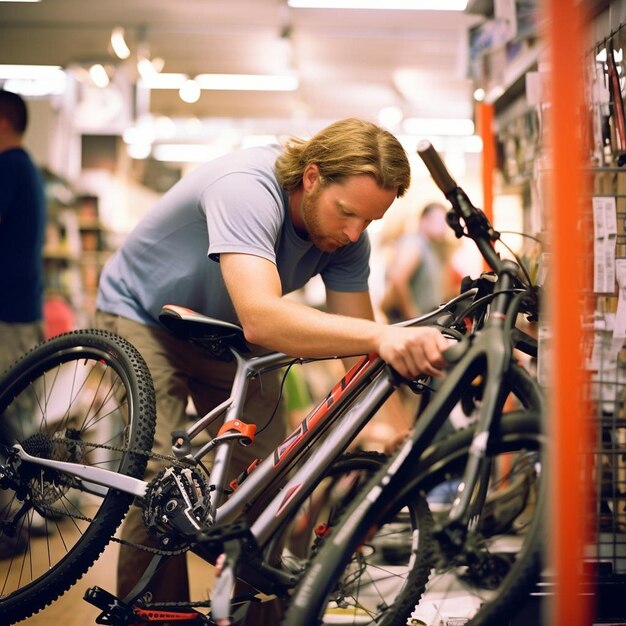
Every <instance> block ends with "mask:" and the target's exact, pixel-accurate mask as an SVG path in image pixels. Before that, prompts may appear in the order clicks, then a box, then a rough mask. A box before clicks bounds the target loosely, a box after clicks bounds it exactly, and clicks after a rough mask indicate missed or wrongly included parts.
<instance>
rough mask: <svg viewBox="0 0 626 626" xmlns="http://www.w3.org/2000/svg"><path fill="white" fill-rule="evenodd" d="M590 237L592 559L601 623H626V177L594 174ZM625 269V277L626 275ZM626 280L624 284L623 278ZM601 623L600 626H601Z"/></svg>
mask: <svg viewBox="0 0 626 626" xmlns="http://www.w3.org/2000/svg"><path fill="white" fill-rule="evenodd" d="M591 176H592V197H591V203H590V211H589V213H591V214H592V216H593V217H591V215H590V218H589V223H588V224H587V225H586V231H585V232H589V233H593V244H592V247H593V253H592V255H593V270H594V271H593V277H592V279H591V283H592V285H593V288H592V290H591V293H592V295H593V297H592V303H593V305H594V306H593V313H592V319H590V320H588V324H587V325H588V328H589V330H590V331H591V332H590V333H589V337H590V344H591V345H590V346H589V350H588V359H587V363H586V367H587V370H588V371H589V374H590V397H589V400H590V402H589V406H590V407H591V410H590V412H589V418H590V421H591V424H590V426H591V428H592V430H593V433H594V436H593V439H592V441H593V445H592V446H588V447H587V449H586V452H587V455H588V458H589V467H590V469H591V472H592V479H593V480H592V482H593V487H594V490H593V494H594V502H593V507H590V512H591V514H592V519H591V520H590V524H589V525H590V527H591V528H592V542H591V543H590V544H589V545H588V546H587V551H586V558H587V560H588V563H591V564H592V565H593V568H594V572H595V582H596V598H597V601H596V615H597V619H598V620H609V621H612V622H615V621H617V620H621V621H622V622H623V621H624V620H625V618H626V608H625V607H624V604H623V601H622V590H623V589H624V588H625V586H626V347H625V342H626V317H625V316H626V308H625V307H626V282H625V280H626V274H625V273H624V271H623V270H626V170H625V169H623V168H619V167H611V166H607V167H595V168H593V169H592V170H591ZM622 268H623V269H622ZM622 275H624V276H625V278H622ZM600 623H601V622H600Z"/></svg>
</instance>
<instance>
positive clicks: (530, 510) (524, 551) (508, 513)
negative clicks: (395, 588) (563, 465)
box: [283, 412, 547, 626]
mask: <svg viewBox="0 0 626 626" xmlns="http://www.w3.org/2000/svg"><path fill="white" fill-rule="evenodd" d="M472 434H473V433H472V431H470V430H466V431H459V432H457V433H455V434H454V435H452V436H450V437H448V438H446V439H444V440H442V441H440V442H438V444H437V445H436V446H432V447H431V448H429V449H428V450H427V451H426V452H425V453H424V455H423V456H422V458H421V459H420V461H419V463H418V465H417V467H416V468H414V469H413V470H412V471H411V475H410V476H407V477H406V481H405V487H404V488H403V489H402V491H401V493H399V494H390V495H389V498H388V499H387V500H385V502H386V503H387V504H386V505H384V506H383V507H379V508H378V509H375V508H374V507H373V505H371V504H369V503H368V496H369V495H370V494H371V493H372V490H373V489H379V488H381V487H379V486H373V485H372V484H370V485H368V487H367V488H366V490H364V491H363V492H362V493H361V495H360V496H359V498H358V499H357V500H355V502H354V504H353V505H352V506H351V507H349V509H348V511H347V512H346V516H345V517H344V519H342V520H341V522H340V523H339V524H337V528H338V529H339V532H337V533H336V534H334V535H331V536H330V537H329V538H328V540H327V541H326V542H325V544H324V546H322V549H321V550H320V552H319V554H318V555H317V556H316V558H315V559H314V561H313V562H312V563H311V565H310V566H309V568H308V569H307V572H306V574H305V575H304V577H303V579H302V580H301V581H300V583H299V585H298V588H297V590H296V592H295V593H294V596H293V598H292V601H291V603H290V606H289V609H288V611H287V613H286V616H285V620H284V622H283V624H284V626H311V625H315V626H317V625H319V624H333V623H338V622H337V621H334V619H333V616H332V613H331V612H329V611H328V610H327V609H328V601H329V599H332V598H333V597H334V596H335V595H336V594H337V590H338V589H341V585H342V582H341V581H342V579H343V577H344V572H345V570H346V568H347V567H349V564H350V563H351V562H352V560H353V554H354V553H355V551H358V550H359V549H360V548H359V547H360V546H361V545H362V544H363V542H365V541H367V538H368V537H369V536H370V535H371V534H372V533H373V532H374V531H375V530H376V529H378V528H380V527H381V525H382V524H384V523H385V520H386V518H387V516H388V515H389V514H390V513H392V512H393V510H394V508H395V507H396V506H397V505H396V504H394V503H397V502H402V501H405V500H406V499H407V498H408V497H421V498H425V499H426V500H427V501H428V503H429V506H430V508H431V510H432V512H433V515H434V517H435V523H436V527H440V531H439V532H436V533H435V538H436V541H435V545H436V547H435V550H434V554H433V567H432V570H431V572H430V578H429V580H428V583H427V584H426V586H425V589H424V592H423V594H421V597H419V596H418V595H416V596H415V597H413V599H412V601H413V610H412V612H411V615H412V617H413V618H414V619H415V622H416V623H418V624H419V623H424V624H429V625H430V624H440V623H441V622H443V623H444V624H445V623H450V622H452V621H454V618H457V621H459V622H460V621H461V620H463V622H464V623H466V624H467V626H479V625H480V626H486V625H490V626H491V625H496V624H502V623H505V618H506V617H507V616H510V615H511V612H512V611H514V610H515V606H516V604H517V603H518V602H519V601H520V600H522V599H523V598H524V596H525V594H526V593H527V592H528V590H529V588H530V586H531V585H532V584H533V583H534V582H535V581H536V579H537V576H538V574H539V568H540V562H541V561H540V556H541V548H542V546H541V535H542V523H543V518H544V502H545V493H544V492H545V490H546V488H547V485H546V477H545V472H544V471H543V470H544V468H545V465H544V461H545V458H544V457H545V454H546V449H545V440H544V437H543V436H542V434H541V428H540V420H539V416H538V415H537V414H536V413H533V412H521V413H515V414H510V415H506V416H504V417H503V418H502V422H501V426H500V430H499V435H498V437H497V438H493V440H492V441H491V442H490V446H489V450H488V458H489V460H490V468H491V471H490V472H489V475H488V477H487V476H486V477H485V478H486V482H485V490H484V491H481V490H480V489H478V490H477V494H478V493H480V494H482V496H481V502H483V504H482V506H481V508H480V511H479V513H477V516H476V517H475V518H474V519H473V520H472V524H470V527H469V528H468V529H461V531H460V532H459V529H458V528H453V529H452V528H448V527H447V525H446V518H447V512H448V511H449V509H450V506H451V504H452V499H453V498H454V497H456V494H457V487H458V484H459V479H460V477H461V476H462V474H463V471H464V469H465V465H466V463H467V459H468V453H469V449H470V446H471V442H472ZM485 494H486V498H484V496H485ZM364 511H367V512H364ZM381 516H382V517H381ZM342 529H343V532H342ZM354 623H361V622H357V621H355V622H354ZM397 623H398V624H400V623H403V624H405V623H406V621H404V622H400V621H399V622H397Z"/></svg>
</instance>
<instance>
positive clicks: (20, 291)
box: [0, 89, 46, 433]
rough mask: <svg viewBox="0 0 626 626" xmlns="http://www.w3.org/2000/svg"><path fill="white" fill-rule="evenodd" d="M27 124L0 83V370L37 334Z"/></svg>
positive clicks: (41, 208) (38, 239) (36, 233)
mask: <svg viewBox="0 0 626 626" xmlns="http://www.w3.org/2000/svg"><path fill="white" fill-rule="evenodd" d="M27 124H28V110H27V108H26V103H25V102H24V100H23V99H22V97H21V96H19V95H18V94H16V93H12V92H10V91H5V90H1V89H0V376H1V375H2V374H3V372H4V371H5V370H6V369H7V368H8V367H9V366H10V365H12V363H13V362H14V361H15V360H17V359H18V358H19V357H20V356H21V355H22V354H23V353H24V352H27V351H28V350H30V348H32V347H33V346H35V345H36V344H37V343H39V342H40V341H41V340H42V339H43V320H42V318H43V255H42V248H43V241H44V232H45V225H46V198H45V191H44V185H43V179H42V176H41V173H40V171H39V169H38V168H37V166H36V165H35V163H33V160H32V159H31V157H30V155H29V154H28V152H26V150H25V149H24V147H23V145H22V143H23V137H24V133H25V131H26V127H27ZM20 419H21V418H20ZM6 421H8V420H7V419H5V420H3V424H2V429H3V430H4V432H5V433H6V432H8V430H9V429H11V428H12V429H19V430H17V432H24V430H23V428H24V425H23V424H21V423H17V424H7V423H4V422H6Z"/></svg>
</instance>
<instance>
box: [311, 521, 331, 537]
mask: <svg viewBox="0 0 626 626" xmlns="http://www.w3.org/2000/svg"><path fill="white" fill-rule="evenodd" d="M313 532H315V534H316V535H317V536H318V537H326V535H327V534H328V533H329V532H330V526H329V525H328V524H320V525H319V526H316V527H315V530H314V531H313Z"/></svg>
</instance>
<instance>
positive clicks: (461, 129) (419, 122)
mask: <svg viewBox="0 0 626 626" xmlns="http://www.w3.org/2000/svg"><path fill="white" fill-rule="evenodd" d="M403 127H404V131H405V132H406V133H410V134H412V135H422V136H424V137H429V136H433V135H440V136H444V137H445V136H459V137H465V136H468V135H473V134H474V122H472V120H470V119H465V118H425V117H411V118H407V119H405V120H404V122H403Z"/></svg>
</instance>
